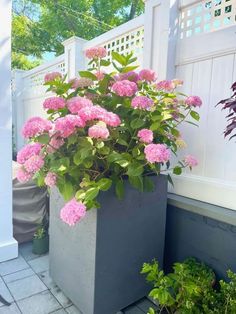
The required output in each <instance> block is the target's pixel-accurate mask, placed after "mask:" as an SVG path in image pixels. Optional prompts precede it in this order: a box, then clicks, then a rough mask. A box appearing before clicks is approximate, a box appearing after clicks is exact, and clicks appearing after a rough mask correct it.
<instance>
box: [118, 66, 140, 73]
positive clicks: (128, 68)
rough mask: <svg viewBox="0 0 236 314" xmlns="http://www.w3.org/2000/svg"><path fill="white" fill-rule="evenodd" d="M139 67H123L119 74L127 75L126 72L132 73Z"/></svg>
mask: <svg viewBox="0 0 236 314" xmlns="http://www.w3.org/2000/svg"><path fill="white" fill-rule="evenodd" d="M138 67H139V66H138V65H133V66H128V67H125V68H123V69H122V71H121V73H127V72H130V71H134V70H136V69H137V68H138Z"/></svg>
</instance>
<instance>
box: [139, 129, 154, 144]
mask: <svg viewBox="0 0 236 314" xmlns="http://www.w3.org/2000/svg"><path fill="white" fill-rule="evenodd" d="M138 137H139V139H140V142H143V143H146V144H149V143H151V142H152V141H153V132H152V131H151V130H148V129H142V130H139V131H138Z"/></svg>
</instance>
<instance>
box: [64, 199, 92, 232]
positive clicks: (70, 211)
mask: <svg viewBox="0 0 236 314" xmlns="http://www.w3.org/2000/svg"><path fill="white" fill-rule="evenodd" d="M85 214H86V206H85V205H84V204H83V203H81V202H77V200H76V199H75V198H73V199H72V200H71V201H69V202H68V203H66V205H65V206H64V207H63V208H62V209H61V213H60V217H61V219H62V220H63V221H64V222H65V223H67V224H68V225H70V226H74V225H75V224H76V223H77V222H78V221H80V220H81V219H82V218H83V217H84V216H85Z"/></svg>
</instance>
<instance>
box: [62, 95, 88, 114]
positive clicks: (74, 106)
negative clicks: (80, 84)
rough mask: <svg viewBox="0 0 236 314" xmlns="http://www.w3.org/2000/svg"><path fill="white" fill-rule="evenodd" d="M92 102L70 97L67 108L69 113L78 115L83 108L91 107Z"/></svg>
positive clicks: (82, 98) (83, 98) (78, 97)
mask: <svg viewBox="0 0 236 314" xmlns="http://www.w3.org/2000/svg"><path fill="white" fill-rule="evenodd" d="M92 105H93V103H92V101H91V100H89V99H87V98H85V97H80V96H77V97H72V98H70V99H69V100H68V101H67V107H68V109H69V110H70V112H71V113H78V112H79V111H80V109H82V108H84V107H91V106H92Z"/></svg>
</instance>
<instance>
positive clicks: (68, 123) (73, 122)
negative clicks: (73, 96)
mask: <svg viewBox="0 0 236 314" xmlns="http://www.w3.org/2000/svg"><path fill="white" fill-rule="evenodd" d="M84 126H85V122H84V121H83V120H82V119H81V117H80V116H78V115H73V114H68V115H66V116H65V117H61V118H58V119H57V120H56V122H55V129H54V130H55V132H58V133H59V134H60V136H61V137H63V138H67V137H69V136H70V135H71V134H73V133H74V132H75V129H76V127H78V128H83V127H84Z"/></svg>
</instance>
